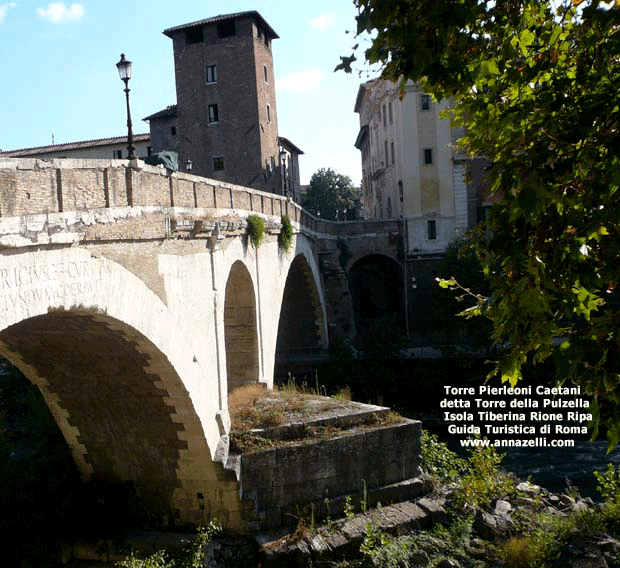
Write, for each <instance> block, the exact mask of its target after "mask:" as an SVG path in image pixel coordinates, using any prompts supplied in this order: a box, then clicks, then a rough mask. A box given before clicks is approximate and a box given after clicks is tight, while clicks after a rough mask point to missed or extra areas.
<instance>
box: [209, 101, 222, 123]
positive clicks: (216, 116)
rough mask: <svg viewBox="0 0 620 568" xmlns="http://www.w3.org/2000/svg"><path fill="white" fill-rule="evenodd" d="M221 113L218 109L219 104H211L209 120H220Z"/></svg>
mask: <svg viewBox="0 0 620 568" xmlns="http://www.w3.org/2000/svg"><path fill="white" fill-rule="evenodd" d="M219 121H220V114H219V112H218V110H217V105H209V122H219Z"/></svg>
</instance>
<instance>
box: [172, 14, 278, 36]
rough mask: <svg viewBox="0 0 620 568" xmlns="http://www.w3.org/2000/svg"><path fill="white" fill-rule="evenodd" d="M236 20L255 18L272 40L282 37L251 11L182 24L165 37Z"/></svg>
mask: <svg viewBox="0 0 620 568" xmlns="http://www.w3.org/2000/svg"><path fill="white" fill-rule="evenodd" d="M235 18H254V20H256V21H258V22H259V23H260V24H261V25H262V26H263V27H264V29H265V30H266V32H267V33H268V34H269V35H270V36H271V39H278V38H279V37H280V36H279V35H278V34H277V33H276V32H275V31H274V30H273V28H272V27H271V26H270V25H269V24H268V23H267V22H266V21H265V19H264V18H263V17H262V16H261V15H260V14H259V13H258V12H257V11H256V10H249V11H247V12H236V13H235V14H221V15H219V16H214V17H212V18H206V19H205V20H198V21H197V22H190V23H189V24H181V25H180V26H175V27H173V28H168V29H167V30H164V35H167V36H168V37H172V35H173V34H174V33H175V32H178V31H180V30H186V29H188V28H194V27H198V26H204V25H206V24H213V23H216V22H224V21H226V20H233V19H235Z"/></svg>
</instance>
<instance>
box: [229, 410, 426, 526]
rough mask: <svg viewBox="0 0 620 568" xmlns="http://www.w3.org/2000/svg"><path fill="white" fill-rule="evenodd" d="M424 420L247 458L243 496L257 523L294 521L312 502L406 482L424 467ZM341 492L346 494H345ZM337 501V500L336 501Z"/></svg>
mask: <svg viewBox="0 0 620 568" xmlns="http://www.w3.org/2000/svg"><path fill="white" fill-rule="evenodd" d="M420 431H421V423H420V422H417V421H407V422H404V423H402V424H396V425H391V426H384V427H382V428H377V429H375V430H371V431H366V432H360V433H357V434H347V435H342V436H340V437H337V438H333V439H330V440H324V441H320V442H316V443H313V444H297V445H293V446H283V447H277V448H272V449H269V450H265V451H262V452H258V453H255V454H245V455H243V456H242V458H241V476H240V483H241V498H242V500H243V501H245V502H246V504H247V505H250V507H249V510H248V509H247V508H246V515H247V516H248V520H249V521H250V522H251V523H253V524H254V526H255V528H267V527H273V526H279V525H280V524H290V523H291V520H294V519H295V516H299V514H300V513H301V512H302V511H303V509H304V508H305V507H306V506H307V505H308V504H310V503H318V504H319V505H323V503H324V502H325V499H326V498H327V499H328V500H333V501H334V503H336V502H338V501H342V497H343V496H345V495H354V496H356V499H357V498H359V496H360V494H361V493H362V491H363V486H364V484H365V485H366V489H367V491H368V492H372V491H373V490H375V489H377V488H384V487H386V486H389V485H392V484H396V483H400V482H402V481H404V480H407V479H411V478H414V477H416V476H417V475H419V473H420ZM339 498H340V499H339ZM334 507H335V506H334Z"/></svg>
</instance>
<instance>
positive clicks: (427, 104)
mask: <svg viewBox="0 0 620 568" xmlns="http://www.w3.org/2000/svg"><path fill="white" fill-rule="evenodd" d="M420 101H421V103H422V110H430V108H431V96H430V95H422V96H421V97H420Z"/></svg>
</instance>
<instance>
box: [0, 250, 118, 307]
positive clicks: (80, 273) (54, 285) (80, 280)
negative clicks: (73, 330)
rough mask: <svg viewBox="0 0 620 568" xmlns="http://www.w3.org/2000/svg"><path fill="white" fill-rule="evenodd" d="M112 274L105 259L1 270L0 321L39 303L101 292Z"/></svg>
mask: <svg viewBox="0 0 620 568" xmlns="http://www.w3.org/2000/svg"><path fill="white" fill-rule="evenodd" d="M109 272H110V266H109V263H108V262H106V261H105V260H99V261H97V262H93V261H92V260H89V259H83V260H71V261H68V262H57V263H51V264H39V265H37V264H32V265H22V266H10V267H7V268H4V267H2V268H0V318H2V319H3V316H5V315H6V312H10V311H16V310H20V311H21V310H23V309H27V308H28V306H32V305H37V304H40V303H48V304H52V305H57V304H66V303H67V300H70V299H72V298H75V299H79V298H80V297H83V296H84V295H88V294H92V293H94V292H95V291H97V290H98V288H99V286H100V283H101V279H102V277H103V276H104V274H107V273H109Z"/></svg>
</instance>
